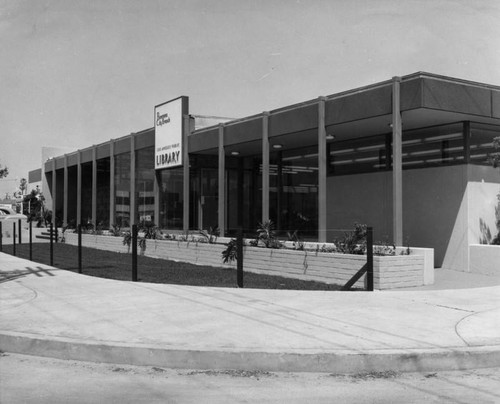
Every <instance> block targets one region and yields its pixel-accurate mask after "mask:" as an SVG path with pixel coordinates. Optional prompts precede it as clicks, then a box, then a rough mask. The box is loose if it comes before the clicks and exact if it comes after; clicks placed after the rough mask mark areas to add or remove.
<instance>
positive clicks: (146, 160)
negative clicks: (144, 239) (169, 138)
mask: <svg viewBox="0 0 500 404" xmlns="http://www.w3.org/2000/svg"><path fill="white" fill-rule="evenodd" d="M154 158H155V157H154V147H147V148H144V149H140V150H137V151H136V152H135V170H136V173H135V198H136V199H135V201H136V204H135V206H137V212H136V222H137V223H139V224H141V223H145V222H153V223H154V220H155V217H154V214H155V195H154V181H155V168H154Z"/></svg>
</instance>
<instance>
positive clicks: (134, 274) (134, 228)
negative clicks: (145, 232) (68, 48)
mask: <svg viewBox="0 0 500 404" xmlns="http://www.w3.org/2000/svg"><path fill="white" fill-rule="evenodd" d="M132 281H133V282H137V225H136V224H133V225H132Z"/></svg>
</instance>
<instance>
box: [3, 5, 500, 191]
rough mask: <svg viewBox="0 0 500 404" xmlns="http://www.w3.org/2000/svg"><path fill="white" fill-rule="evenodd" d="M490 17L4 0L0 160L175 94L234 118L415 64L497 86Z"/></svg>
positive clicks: (115, 121) (149, 114) (112, 127)
mask: <svg viewBox="0 0 500 404" xmlns="http://www.w3.org/2000/svg"><path fill="white" fill-rule="evenodd" d="M499 21H500V0H474V1H471V0H297V1H293V0H142V1H138V0H100V1H97V0H0V165H1V166H8V168H9V171H10V174H9V177H8V178H9V179H10V181H9V184H11V183H15V182H16V181H17V179H18V178H21V177H27V175H28V172H29V171H30V170H33V169H36V168H39V167H40V166H41V148H42V147H43V146H60V147H70V148H72V149H74V150H76V149H78V148H84V147H88V146H90V145H92V144H98V143H102V142H105V141H107V140H109V139H112V138H119V137H121V136H125V135H128V134H129V133H131V132H137V131H140V130H143V129H147V128H150V127H152V126H153V111H154V106H155V105H157V104H161V103H162V102H164V101H168V100H170V99H173V98H176V97H178V96H180V95H186V96H188V97H189V103H190V113H191V114H195V115H214V116H224V117H233V118H240V117H244V116H248V115H253V114H257V113H260V112H262V111H266V110H272V109H275V108H279V107H283V106H286V105H289V104H294V103H297V102H301V101H305V100H309V99H312V98H316V97H318V96H321V95H324V96H326V95H330V94H335V93H337V92H341V91H345V90H349V89H352V88H356V87H360V86H364V85H368V84H372V83H376V82H379V81H384V80H388V79H390V78H391V77H393V76H403V75H406V74H411V73H414V72H417V71H426V72H430V73H435V74H442V75H446V76H451V77H456V78H460V79H466V80H472V81H478V82H484V83H488V84H494V85H500V23H499ZM0 182H1V181H0ZM9 186H11V185H9ZM1 196H2V197H3V194H2V195H1Z"/></svg>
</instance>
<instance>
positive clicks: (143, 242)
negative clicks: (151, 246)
mask: <svg viewBox="0 0 500 404" xmlns="http://www.w3.org/2000/svg"><path fill="white" fill-rule="evenodd" d="M137 244H138V245H139V250H140V254H141V255H144V251H146V238H145V237H141V238H140V239H139V240H138V242H137Z"/></svg>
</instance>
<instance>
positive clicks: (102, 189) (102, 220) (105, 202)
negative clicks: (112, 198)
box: [96, 157, 110, 229]
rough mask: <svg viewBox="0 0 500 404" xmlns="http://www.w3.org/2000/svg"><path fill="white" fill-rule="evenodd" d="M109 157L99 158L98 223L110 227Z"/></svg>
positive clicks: (105, 227)
mask: <svg viewBox="0 0 500 404" xmlns="http://www.w3.org/2000/svg"><path fill="white" fill-rule="evenodd" d="M109 170H110V160H109V157H107V158H104V159H99V160H97V211H96V214H97V225H98V226H100V227H102V228H104V229H107V228H109V193H110V192H109V187H110V183H109Z"/></svg>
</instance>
